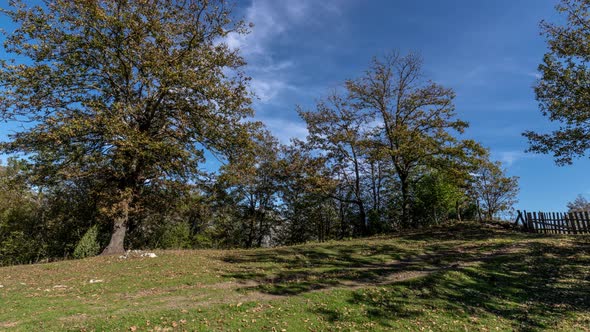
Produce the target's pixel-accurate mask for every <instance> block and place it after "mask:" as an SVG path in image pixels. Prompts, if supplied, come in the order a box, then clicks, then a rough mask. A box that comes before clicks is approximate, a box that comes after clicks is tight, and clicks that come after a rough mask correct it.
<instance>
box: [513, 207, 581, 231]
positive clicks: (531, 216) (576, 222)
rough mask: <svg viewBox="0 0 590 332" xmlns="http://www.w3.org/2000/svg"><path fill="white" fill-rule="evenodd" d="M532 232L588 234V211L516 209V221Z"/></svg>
mask: <svg viewBox="0 0 590 332" xmlns="http://www.w3.org/2000/svg"><path fill="white" fill-rule="evenodd" d="M519 222H521V223H522V225H523V226H524V229H525V230H526V231H528V232H532V233H544V234H590V212H588V211H584V212H568V213H562V212H527V211H518V216H517V217H516V223H517V224H518V223H519Z"/></svg>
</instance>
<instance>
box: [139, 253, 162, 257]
mask: <svg viewBox="0 0 590 332" xmlns="http://www.w3.org/2000/svg"><path fill="white" fill-rule="evenodd" d="M141 257H150V258H156V257H158V256H157V255H156V254H154V253H153V252H146V253H143V254H141Z"/></svg>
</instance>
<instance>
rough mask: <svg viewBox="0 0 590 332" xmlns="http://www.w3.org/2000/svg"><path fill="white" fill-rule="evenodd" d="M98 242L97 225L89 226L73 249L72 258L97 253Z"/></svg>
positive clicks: (98, 248) (90, 255)
mask: <svg viewBox="0 0 590 332" xmlns="http://www.w3.org/2000/svg"><path fill="white" fill-rule="evenodd" d="M99 252H100V244H99V243H98V225H94V226H92V227H90V228H89V229H88V230H87V231H86V234H84V236H82V239H80V241H79V242H78V244H77V245H76V248H75V249H74V255H73V256H74V258H86V257H92V256H96V255H98V253H99Z"/></svg>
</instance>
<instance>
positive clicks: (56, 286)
mask: <svg viewBox="0 0 590 332" xmlns="http://www.w3.org/2000/svg"><path fill="white" fill-rule="evenodd" d="M53 288H68V286H66V285H55V286H53Z"/></svg>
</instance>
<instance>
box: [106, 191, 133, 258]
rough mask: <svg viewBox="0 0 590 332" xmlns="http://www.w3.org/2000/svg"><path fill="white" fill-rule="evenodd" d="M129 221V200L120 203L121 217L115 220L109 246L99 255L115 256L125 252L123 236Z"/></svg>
mask: <svg viewBox="0 0 590 332" xmlns="http://www.w3.org/2000/svg"><path fill="white" fill-rule="evenodd" d="M128 221H129V200H127V199H125V200H123V202H121V215H120V216H118V217H117V218H115V224H114V225H113V233H112V234H111V241H110V242H109V245H108V246H107V247H106V248H105V249H104V250H103V252H102V254H101V255H103V256H104V255H116V254H122V253H124V252H125V247H124V244H125V234H126V233H127V224H128Z"/></svg>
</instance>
